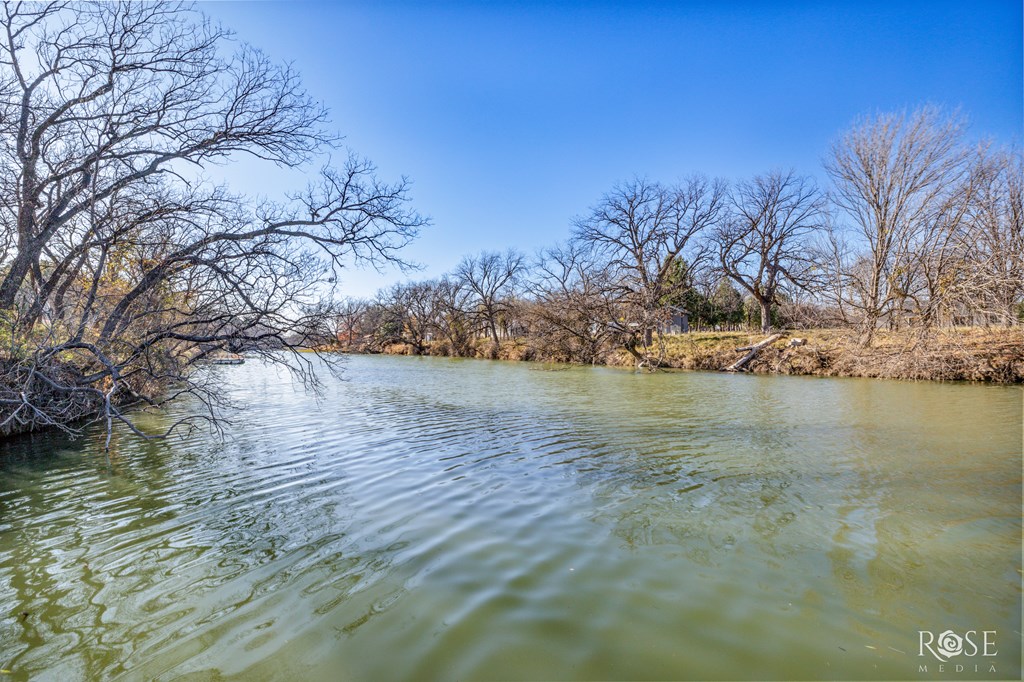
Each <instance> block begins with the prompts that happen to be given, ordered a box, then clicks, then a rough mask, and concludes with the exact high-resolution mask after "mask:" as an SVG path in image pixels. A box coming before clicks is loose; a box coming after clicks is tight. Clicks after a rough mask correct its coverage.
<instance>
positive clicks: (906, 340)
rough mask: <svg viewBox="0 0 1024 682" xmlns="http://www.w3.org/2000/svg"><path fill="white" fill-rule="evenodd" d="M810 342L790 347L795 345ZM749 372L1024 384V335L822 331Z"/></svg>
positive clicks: (398, 348)
mask: <svg viewBox="0 0 1024 682" xmlns="http://www.w3.org/2000/svg"><path fill="white" fill-rule="evenodd" d="M764 338H765V336H764V335H762V334H760V333H757V334H750V333H747V332H694V333H690V334H671V335H664V336H661V337H656V339H655V346H656V352H655V355H657V356H659V357H660V360H661V363H662V366H664V367H670V368H677V369H696V370H719V369H721V368H723V367H725V366H727V365H729V364H730V363H732V362H734V361H736V360H738V359H739V358H740V357H742V355H743V353H741V352H738V351H737V350H736V349H737V348H740V347H743V346H748V345H750V344H753V343H756V342H758V341H760V340H762V339H764ZM795 338H799V339H804V340H805V341H806V343H804V344H803V345H799V346H791V345H790V340H791V339H795ZM384 352H385V353H388V354H392V355H412V354H414V349H413V348H412V346H410V345H408V344H393V345H390V346H387V347H385V349H384ZM423 354H424V355H440V356H451V355H453V353H452V352H451V349H450V348H449V347H448V346H447V345H446V344H444V343H441V342H432V343H428V344H427V346H426V349H425V350H424V353H423ZM466 355H468V356H469V357H479V358H491V359H500V360H536V361H547V362H550V361H558V362H566V361H569V360H570V359H569V358H565V357H555V356H552V355H550V354H546V353H544V352H543V349H539V348H535V347H533V346H531V345H530V343H529V342H528V341H526V340H521V339H512V340H506V341H503V342H502V343H501V344H500V346H498V347H495V346H494V344H493V342H491V341H488V340H484V339H479V340H477V341H476V342H475V343H474V344H473V345H472V346H471V348H470V352H469V353H467V354H466ZM603 360H604V364H606V365H610V366H619V367H632V366H633V365H634V363H635V361H634V359H633V357H632V356H631V355H630V354H629V353H627V352H626V351H625V350H611V351H609V352H608V353H606V354H605V355H604V356H603ZM747 369H748V370H749V371H751V372H754V373H757V374H794V375H816V376H831V377H840V376H846V377H877V378H885V379H915V380H937V381H985V382H991V383H1022V382H1024V328H1022V327H1016V328H1009V329H1007V328H998V329H976V328H962V329H949V330H942V331H934V332H931V333H929V334H921V333H920V332H919V331H912V332H879V333H878V335H877V337H876V340H875V343H874V345H873V346H872V347H871V348H862V347H860V346H859V345H858V343H857V335H856V333H855V332H854V331H851V330H845V329H821V330H813V331H806V330H802V331H794V332H788V333H786V334H785V335H784V336H783V338H782V339H780V340H779V341H777V342H775V343H774V344H772V345H771V346H768V347H766V348H765V349H763V350H762V351H761V352H760V353H759V354H758V355H757V357H756V358H755V359H754V360H753V361H751V362H750V364H749V365H748V366H747Z"/></svg>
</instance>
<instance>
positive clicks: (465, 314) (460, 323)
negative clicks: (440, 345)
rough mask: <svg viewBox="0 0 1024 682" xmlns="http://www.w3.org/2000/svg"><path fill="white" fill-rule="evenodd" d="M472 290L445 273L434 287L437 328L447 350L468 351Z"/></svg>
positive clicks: (454, 351)
mask: <svg viewBox="0 0 1024 682" xmlns="http://www.w3.org/2000/svg"><path fill="white" fill-rule="evenodd" d="M471 298H472V292H471V291H470V289H469V288H468V286H466V285H465V284H464V283H463V282H462V281H461V280H459V279H457V278H454V277H451V276H449V275H445V276H443V277H441V279H440V280H438V282H437V286H435V287H434V309H435V310H436V311H437V329H438V332H439V333H440V334H441V336H442V337H443V338H444V340H445V341H447V342H448V346H449V350H448V352H449V353H450V354H452V355H456V356H462V355H467V354H468V353H469V342H470V340H471V338H472V332H473V321H472V315H471V311H470V300H471Z"/></svg>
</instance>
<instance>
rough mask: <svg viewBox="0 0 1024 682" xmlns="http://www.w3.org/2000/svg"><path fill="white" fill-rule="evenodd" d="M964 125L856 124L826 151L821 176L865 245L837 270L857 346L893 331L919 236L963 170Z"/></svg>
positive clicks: (935, 118) (934, 114) (904, 117)
mask: <svg viewBox="0 0 1024 682" xmlns="http://www.w3.org/2000/svg"><path fill="white" fill-rule="evenodd" d="M962 138H963V123H962V122H961V120H960V119H959V118H957V117H955V116H945V115H944V114H942V112H941V111H939V110H938V109H936V108H934V107H924V108H922V109H918V110H917V111H914V112H913V113H910V114H906V113H899V114H880V115H878V116H875V117H871V118H867V119H864V120H862V121H860V122H858V123H857V124H856V125H855V126H854V127H853V128H851V129H850V130H849V131H847V132H846V133H845V134H844V135H843V136H842V137H841V138H840V139H839V140H838V141H836V142H835V143H834V144H833V145H832V149H831V153H830V155H829V158H828V159H827V160H826V164H825V169H826V171H827V172H828V174H829V176H830V177H831V178H832V182H833V185H834V187H835V192H834V195H833V197H834V201H835V203H836V205H837V206H838V207H839V208H840V209H841V210H842V211H844V212H845V214H846V216H847V217H848V218H849V220H850V221H851V223H852V227H853V230H854V231H855V233H856V235H857V238H858V240H859V241H860V242H862V243H863V248H864V249H865V253H864V257H863V258H860V259H858V260H857V261H856V262H855V263H850V264H848V265H847V266H844V267H843V272H842V277H843V278H844V279H845V280H846V285H845V286H844V291H845V292H846V293H847V294H852V295H848V296H847V298H846V301H845V303H846V305H848V306H850V307H852V308H855V309H857V310H858V311H859V312H860V318H861V319H860V324H861V332H862V333H861V343H862V344H863V345H870V344H871V342H872V340H873V338H874V333H875V329H876V327H877V326H878V323H879V321H880V320H883V319H886V318H887V317H888V319H889V321H890V324H893V325H895V324H898V323H899V317H900V315H902V313H903V310H904V304H905V301H906V300H907V299H908V298H909V296H910V294H909V292H910V289H911V287H912V286H913V281H914V278H915V277H916V276H917V274H918V273H917V272H916V268H915V265H914V263H913V252H914V248H915V244H916V242H917V241H918V240H919V237H920V234H921V231H922V230H923V229H924V227H925V226H926V225H927V223H928V222H929V220H931V219H932V218H933V216H934V214H935V213H936V212H937V211H938V210H940V207H941V206H942V204H943V202H944V198H945V196H946V194H947V193H948V192H949V190H950V188H951V187H955V186H956V185H957V184H958V182H959V180H960V178H961V177H962V176H963V174H964V173H965V172H966V169H967V159H968V156H967V153H966V150H965V149H964V147H963V146H962V144H961V140H962Z"/></svg>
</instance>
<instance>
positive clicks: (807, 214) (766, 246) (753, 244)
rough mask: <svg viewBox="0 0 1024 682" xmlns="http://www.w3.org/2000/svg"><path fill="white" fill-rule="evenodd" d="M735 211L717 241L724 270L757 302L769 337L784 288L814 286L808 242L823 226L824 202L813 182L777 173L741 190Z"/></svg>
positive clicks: (734, 195)
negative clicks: (774, 314) (774, 311)
mask: <svg viewBox="0 0 1024 682" xmlns="http://www.w3.org/2000/svg"><path fill="white" fill-rule="evenodd" d="M732 208H733V211H732V214H731V215H730V217H729V219H728V220H726V221H724V222H723V223H722V224H721V226H720V228H719V229H718V231H717V232H716V235H715V242H716V246H717V248H718V262H719V266H720V267H721V270H722V272H723V273H724V274H725V275H727V276H728V277H729V278H730V279H732V280H733V281H734V282H736V283H737V284H739V285H740V286H741V287H742V288H743V289H745V290H746V291H747V292H748V293H749V294H750V295H751V296H753V297H754V299H755V300H756V301H757V303H758V305H759V306H760V307H761V331H762V332H765V333H767V332H768V331H770V329H771V310H772V306H773V305H775V304H777V303H778V302H779V300H778V296H779V293H780V291H781V290H782V288H784V287H786V286H787V285H788V286H792V287H796V288H806V287H807V286H809V285H810V284H811V280H812V277H813V275H814V267H815V266H814V263H813V262H812V260H811V259H810V257H809V256H810V248H809V243H808V242H809V239H810V238H811V237H813V235H814V234H815V233H816V232H818V231H819V230H821V229H822V228H823V226H824V220H823V217H824V206H823V201H822V198H821V195H820V194H819V193H818V191H817V189H816V188H815V186H814V184H813V183H812V182H811V181H810V180H809V179H808V178H802V177H798V176H796V175H795V174H794V172H793V171H789V172H787V173H783V172H780V171H773V172H771V173H769V174H767V175H758V176H756V177H755V178H754V179H753V180H751V181H749V182H742V183H740V184H739V185H737V186H736V188H735V190H734V191H733V193H732Z"/></svg>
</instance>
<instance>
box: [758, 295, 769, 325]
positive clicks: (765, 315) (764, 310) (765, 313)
mask: <svg viewBox="0 0 1024 682" xmlns="http://www.w3.org/2000/svg"><path fill="white" fill-rule="evenodd" d="M758 303H760V304H761V333H762V334H767V333H768V332H770V331H771V330H772V305H771V303H769V302H768V300H767V299H765V300H761V301H758Z"/></svg>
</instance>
